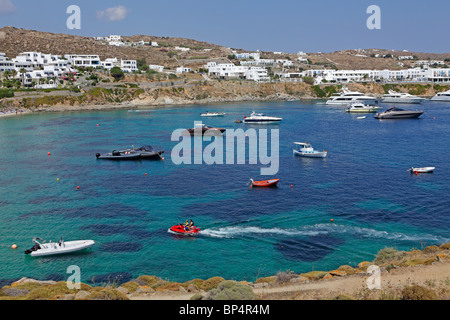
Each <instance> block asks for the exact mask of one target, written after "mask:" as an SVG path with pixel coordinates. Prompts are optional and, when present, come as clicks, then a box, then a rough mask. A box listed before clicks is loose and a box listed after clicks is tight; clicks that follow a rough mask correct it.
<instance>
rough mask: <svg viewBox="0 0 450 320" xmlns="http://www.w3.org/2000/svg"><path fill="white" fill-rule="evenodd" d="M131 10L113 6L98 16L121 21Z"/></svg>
mask: <svg viewBox="0 0 450 320" xmlns="http://www.w3.org/2000/svg"><path fill="white" fill-rule="evenodd" d="M0 1H2V0H0ZM129 12H130V10H129V9H127V8H126V7H124V6H117V7H113V8H108V9H105V10H101V11H97V18H99V19H102V20H107V21H119V20H123V19H125V18H126V16H127V14H128V13H129Z"/></svg>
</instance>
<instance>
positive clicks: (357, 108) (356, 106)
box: [345, 102, 381, 113]
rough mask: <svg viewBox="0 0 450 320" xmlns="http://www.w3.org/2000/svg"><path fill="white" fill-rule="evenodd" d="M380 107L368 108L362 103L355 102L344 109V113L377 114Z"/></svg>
mask: <svg viewBox="0 0 450 320" xmlns="http://www.w3.org/2000/svg"><path fill="white" fill-rule="evenodd" d="M380 108H381V107H379V106H369V105H367V104H364V103H360V102H356V103H352V104H351V105H350V106H349V107H348V108H347V109H345V112H350V113H371V112H377V111H378V110H380Z"/></svg>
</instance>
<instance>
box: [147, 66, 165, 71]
mask: <svg viewBox="0 0 450 320" xmlns="http://www.w3.org/2000/svg"><path fill="white" fill-rule="evenodd" d="M148 67H149V69H151V70H155V71H158V72H163V70H164V66H159V65H156V64H151V65H149V66H148Z"/></svg>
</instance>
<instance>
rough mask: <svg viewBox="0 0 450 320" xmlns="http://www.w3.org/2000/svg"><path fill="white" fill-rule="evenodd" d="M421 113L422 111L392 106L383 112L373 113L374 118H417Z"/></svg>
mask: <svg viewBox="0 0 450 320" xmlns="http://www.w3.org/2000/svg"><path fill="white" fill-rule="evenodd" d="M422 114H423V111H410V110H404V109H400V108H396V107H392V108H389V109H387V110H386V111H384V112H379V113H377V114H375V119H410V118H418V117H420V116H421V115H422Z"/></svg>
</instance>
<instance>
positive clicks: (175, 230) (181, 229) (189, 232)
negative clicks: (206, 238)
mask: <svg viewBox="0 0 450 320" xmlns="http://www.w3.org/2000/svg"><path fill="white" fill-rule="evenodd" d="M168 231H169V232H170V233H176V234H185V235H195V234H198V233H199V232H200V228H197V227H195V226H192V227H190V228H189V230H186V227H185V226H184V225H180V224H177V225H175V226H173V227H170V229H169V230H168Z"/></svg>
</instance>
